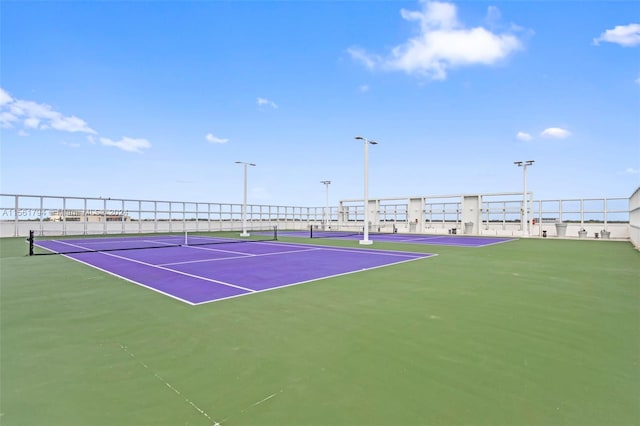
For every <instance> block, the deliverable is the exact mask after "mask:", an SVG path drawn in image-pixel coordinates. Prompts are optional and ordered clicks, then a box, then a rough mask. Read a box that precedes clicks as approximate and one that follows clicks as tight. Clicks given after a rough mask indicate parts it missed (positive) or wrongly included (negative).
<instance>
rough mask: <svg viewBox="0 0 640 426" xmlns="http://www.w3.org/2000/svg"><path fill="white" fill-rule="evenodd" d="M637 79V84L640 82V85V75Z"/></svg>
mask: <svg viewBox="0 0 640 426" xmlns="http://www.w3.org/2000/svg"><path fill="white" fill-rule="evenodd" d="M635 81H636V84H639V85H640V76H638V78H636V80H635Z"/></svg>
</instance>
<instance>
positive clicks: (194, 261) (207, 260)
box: [159, 248, 318, 266]
mask: <svg viewBox="0 0 640 426" xmlns="http://www.w3.org/2000/svg"><path fill="white" fill-rule="evenodd" d="M314 250H318V249H317V248H305V249H304V250H290V251H279V252H274V253H262V254H252V255H246V256H233V257H220V258H217V259H199V260H185V261H183V262H172V263H160V264H159V265H161V266H173V265H186V264H190V263H202V262H220V261H224V260H231V259H244V258H247V257H263V256H277V255H281V254H289V253H300V252H305V251H314Z"/></svg>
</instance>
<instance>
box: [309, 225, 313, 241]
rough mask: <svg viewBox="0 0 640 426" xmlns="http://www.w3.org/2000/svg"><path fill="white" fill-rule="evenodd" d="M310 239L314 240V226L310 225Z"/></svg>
mask: <svg viewBox="0 0 640 426" xmlns="http://www.w3.org/2000/svg"><path fill="white" fill-rule="evenodd" d="M309 238H313V224H311V225H309Z"/></svg>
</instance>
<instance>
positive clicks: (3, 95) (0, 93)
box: [0, 87, 13, 106]
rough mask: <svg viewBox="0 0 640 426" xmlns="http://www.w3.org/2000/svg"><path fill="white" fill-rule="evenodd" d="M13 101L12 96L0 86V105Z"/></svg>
mask: <svg viewBox="0 0 640 426" xmlns="http://www.w3.org/2000/svg"><path fill="white" fill-rule="evenodd" d="M11 102H13V98H12V97H11V95H9V94H8V93H7V92H5V90H4V89H3V88H2V87H0V106H2V105H5V104H9V103H11Z"/></svg>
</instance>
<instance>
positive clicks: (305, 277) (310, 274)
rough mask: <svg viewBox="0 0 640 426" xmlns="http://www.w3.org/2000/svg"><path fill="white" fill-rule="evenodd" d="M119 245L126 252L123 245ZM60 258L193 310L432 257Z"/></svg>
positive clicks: (205, 251)
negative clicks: (194, 306) (147, 290)
mask: <svg viewBox="0 0 640 426" xmlns="http://www.w3.org/2000/svg"><path fill="white" fill-rule="evenodd" d="M132 241H133V239H132ZM37 244H38V246H40V247H43V248H45V249H49V250H52V251H54V252H56V251H62V250H60V246H61V245H71V244H72V245H73V247H76V248H82V247H84V246H83V244H86V247H87V248H90V247H91V240H87V241H86V242H83V241H82V240H68V241H64V240H43V241H39V242H38V243H37ZM123 244H125V245H124V246H123V247H125V246H126V241H125V242H123ZM65 256H67V257H69V258H72V259H74V260H77V261H79V262H82V263H85V264H87V265H90V266H92V267H94V268H98V269H101V270H103V271H105V272H107V273H110V274H112V275H115V276H118V277H121V278H124V279H126V280H128V281H131V282H133V283H135V284H138V285H141V286H144V287H147V288H149V289H152V290H154V291H157V292H159V293H162V294H165V295H167V296H170V297H173V298H175V299H178V300H181V301H183V302H186V303H189V304H192V305H197V304H202V303H208V302H213V301H218V300H223V299H229V298H232V297H238V296H244V295H248V294H253V293H257V292H262V291H267V290H272V289H276V288H281V287H287V286H292V285H296V284H302V283H305V282H309V281H314V280H320V279H323V278H328V277H333V276H337V275H344V274H350V273H354V272H358V271H362V270H366V269H372V268H380V267H383V266H388V265H394V264H398V263H403V262H409V261H414V260H418V259H423V258H426V257H430V256H434V255H433V254H428V253H410V252H401V251H389V250H374V249H360V248H358V249H352V248H340V247H326V246H314V245H309V244H290V243H282V242H275V241H274V242H264V241H261V242H244V243H225V244H220V243H218V244H212V245H206V246H176V247H163V248H149V249H139V250H115V251H101V252H85V253H83V252H80V253H77V252H76V253H69V254H65Z"/></svg>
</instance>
